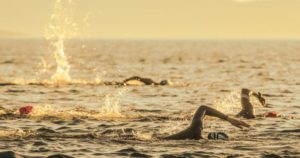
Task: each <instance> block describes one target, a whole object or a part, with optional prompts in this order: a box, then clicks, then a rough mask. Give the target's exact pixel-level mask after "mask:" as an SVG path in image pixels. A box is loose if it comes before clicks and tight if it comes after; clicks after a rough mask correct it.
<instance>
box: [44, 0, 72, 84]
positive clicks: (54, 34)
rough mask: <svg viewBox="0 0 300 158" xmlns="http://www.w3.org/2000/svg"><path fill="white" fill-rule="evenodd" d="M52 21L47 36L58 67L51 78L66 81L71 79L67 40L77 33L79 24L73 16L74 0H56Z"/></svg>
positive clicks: (54, 80) (56, 80) (57, 81)
mask: <svg viewBox="0 0 300 158" xmlns="http://www.w3.org/2000/svg"><path fill="white" fill-rule="evenodd" d="M50 20H51V22H50V24H49V25H48V27H47V29H46V38H47V39H48V40H49V41H50V42H51V44H52V46H53V47H54V49H55V50H54V57H55V60H56V64H57V68H56V72H55V74H54V75H52V77H51V80H52V81H53V82H55V83H65V82H69V81H70V80H71V77H70V75H69V71H70V65H69V63H68V59H67V57H66V55H65V40H66V39H68V38H71V37H73V36H74V35H75V33H76V31H77V25H76V23H75V22H74V19H73V16H72V0H56V2H55V5H54V11H53V13H52V15H51V19H50Z"/></svg>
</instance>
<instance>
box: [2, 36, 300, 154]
mask: <svg viewBox="0 0 300 158" xmlns="http://www.w3.org/2000/svg"><path fill="white" fill-rule="evenodd" d="M65 53H66V55H67V57H68V60H69V64H70V66H71V69H70V76H71V79H72V80H71V81H70V82H68V83H63V84H62V83H53V82H52V81H51V80H50V79H51V76H52V75H53V74H54V73H55V71H56V62H55V59H54V57H53V50H52V48H51V47H50V46H49V43H47V42H46V41H44V40H0V74H1V75H0V85H1V86H0V106H1V107H3V110H0V151H12V152H13V153H14V154H16V155H19V156H29V157H45V156H49V155H54V154H65V155H69V156H73V157H124V156H125V157H126V156H127V157H128V156H129V157H172V156H173V157H230V156H231V157H265V158H266V157H270V156H271V157H272V156H276V155H277V156H281V157H300V141H299V140H300V133H299V129H300V96H299V94H298V92H299V91H300V41H221V40H220V41H205V40H187V41H184V40H183V41H180V40H178V41H164V40H148V41H146V40H144V41H138V40H131V41H126V40H76V41H68V42H67V43H66V48H65ZM136 75H138V76H142V77H148V78H152V79H153V80H155V81H160V80H163V79H168V80H170V81H171V82H172V85H168V86H117V85H105V84H104V82H106V81H109V82H113V81H116V82H117V81H123V80H124V79H126V78H128V77H131V76H136ZM241 88H250V89H252V90H254V91H259V92H261V93H262V94H263V95H264V96H265V98H266V100H267V104H268V107H262V106H260V105H259V104H258V102H257V101H256V100H255V99H254V98H252V99H253V102H254V104H255V108H256V113H257V114H264V113H266V112H270V111H276V112H277V113H278V114H279V115H280V117H278V118H265V117H258V118H256V119H253V120H245V119H242V120H244V121H246V122H247V123H249V124H251V128H249V129H243V130H240V129H238V128H235V127H233V126H231V125H230V124H229V123H227V122H224V121H222V120H219V119H215V118H211V117H207V118H206V119H205V123H204V131H203V136H204V137H205V138H206V137H207V134H208V133H209V132H215V131H218V132H225V133H227V134H228V135H229V137H230V139H229V140H228V141H222V140H215V141H214V140H208V139H203V140H199V141H195V140H181V141H166V140H159V139H157V137H158V136H165V135H169V134H173V133H176V132H178V131H180V130H182V129H184V128H185V127H187V126H188V125H189V122H190V120H191V118H192V116H193V113H194V112H195V110H196V109H197V108H198V107H199V106H200V105H208V106H211V107H215V108H217V109H218V110H220V111H222V112H224V113H226V114H229V115H232V116H233V115H235V114H236V113H237V112H238V111H239V110H240V98H239V97H240V96H239V92H240V89H241ZM28 104H32V105H33V111H32V113H31V114H30V115H28V116H26V117H22V116H20V115H18V110H17V109H18V108H20V107H21V106H24V105H28ZM7 110H10V111H12V113H13V115H9V116H8V115H5V113H6V111H7ZM297 129H298V132H297ZM287 130H292V131H287Z"/></svg>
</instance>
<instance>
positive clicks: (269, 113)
mask: <svg viewBox="0 0 300 158" xmlns="http://www.w3.org/2000/svg"><path fill="white" fill-rule="evenodd" d="M265 117H278V114H277V112H275V111H272V112H267V113H265Z"/></svg>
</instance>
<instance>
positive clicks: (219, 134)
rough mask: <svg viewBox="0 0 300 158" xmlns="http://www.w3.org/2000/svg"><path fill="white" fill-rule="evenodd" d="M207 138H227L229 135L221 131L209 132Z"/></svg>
mask: <svg viewBox="0 0 300 158" xmlns="http://www.w3.org/2000/svg"><path fill="white" fill-rule="evenodd" d="M207 138H208V139H214V140H228V139H229V137H228V135H227V134H225V133H223V132H211V133H209V134H208V136H207Z"/></svg>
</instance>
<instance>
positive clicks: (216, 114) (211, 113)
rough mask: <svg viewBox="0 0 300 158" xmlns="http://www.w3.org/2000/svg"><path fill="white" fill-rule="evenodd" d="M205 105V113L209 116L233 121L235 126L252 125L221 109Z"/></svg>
mask: <svg viewBox="0 0 300 158" xmlns="http://www.w3.org/2000/svg"><path fill="white" fill-rule="evenodd" d="M203 107H204V108H205V114H206V115H208V116H212V117H217V118H220V119H223V120H226V121H228V122H229V123H231V124H232V125H233V126H236V127H238V128H243V127H250V125H249V124H247V123H246V122H244V121H241V120H237V119H235V118H232V117H230V116H227V115H225V114H224V113H222V112H220V111H218V110H216V109H214V108H211V107H208V106H203ZM196 114H197V113H196Z"/></svg>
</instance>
